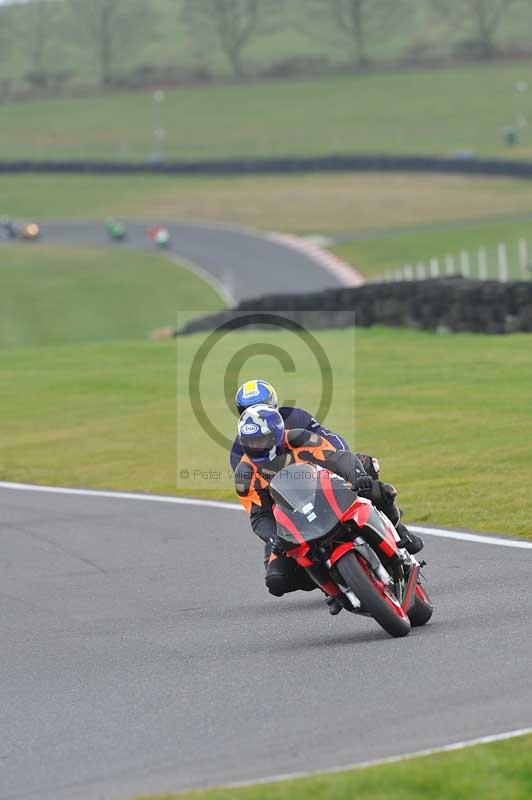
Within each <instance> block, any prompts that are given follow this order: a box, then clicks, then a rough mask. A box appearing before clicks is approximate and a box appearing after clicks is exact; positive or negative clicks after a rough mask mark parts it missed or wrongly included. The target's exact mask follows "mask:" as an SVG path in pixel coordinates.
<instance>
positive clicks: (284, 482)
mask: <svg viewBox="0 0 532 800" xmlns="http://www.w3.org/2000/svg"><path fill="white" fill-rule="evenodd" d="M324 476H326V478H325V477H324ZM325 484H327V490H325V489H324V485H325ZM270 491H271V493H272V497H273V500H274V502H275V503H276V505H277V506H278V507H279V508H280V509H282V512H283V513H284V514H285V515H286V516H287V517H289V519H290V521H291V523H292V524H293V525H294V526H295V527H296V528H297V531H298V535H296V534H295V533H294V532H293V531H291V530H290V526H288V525H286V524H283V523H282V519H283V517H282V515H278V514H276V519H277V527H278V535H279V537H280V538H281V539H283V541H285V542H286V543H289V544H291V545H293V546H295V545H297V544H301V542H302V541H306V542H310V541H315V540H316V539H320V538H322V537H324V536H326V535H327V534H329V533H330V532H331V531H332V530H333V529H334V528H335V527H336V526H337V525H338V521H339V513H338V512H340V515H341V514H342V513H343V512H344V511H345V510H346V509H347V508H349V506H350V505H351V504H352V503H353V501H354V499H355V496H354V494H353V493H352V492H351V491H350V490H349V489H348V488H347V486H346V485H345V483H344V482H343V481H342V480H341V479H340V478H338V477H336V476H334V477H333V478H331V477H330V473H328V472H327V471H325V470H322V471H320V470H318V469H317V467H315V466H314V465H312V464H293V465H291V466H289V467H286V468H285V469H282V470H280V472H278V473H277V475H276V476H275V478H274V479H273V480H272V482H271V484H270Z"/></svg>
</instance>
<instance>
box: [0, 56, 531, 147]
mask: <svg viewBox="0 0 532 800" xmlns="http://www.w3.org/2000/svg"><path fill="white" fill-rule="evenodd" d="M528 78H529V67H528V65H525V64H518V65H511V66H507V65H504V66H503V65H501V64H495V65H490V66H483V67H478V66H471V67H467V68H465V67H462V68H456V69H447V70H438V71H432V72H410V73H409V72H405V73H401V72H395V73H392V72H390V73H386V74H378V75H375V74H374V75H361V76H349V75H348V76H340V77H330V78H320V79H315V80H308V81H285V82H271V83H267V82H265V83H260V84H255V85H246V84H244V85H211V86H205V87H199V88H198V87H195V88H187V89H179V90H174V91H169V92H167V94H166V100H165V102H164V107H163V109H162V115H163V124H164V127H165V129H166V132H167V136H166V140H165V149H166V155H167V157H168V158H170V159H183V160H193V159H213V158H223V157H244V156H264V157H266V156H280V155H316V154H330V153H432V154H435V155H449V154H452V153H453V152H455V151H459V150H469V151H474V152H475V153H477V154H479V155H497V156H500V155H505V156H508V157H523V158H529V157H531V156H532V129H529V128H526V129H525V130H524V131H523V133H522V141H521V144H520V145H519V146H517V147H514V148H513V149H511V148H507V147H505V145H504V144H503V140H502V129H503V128H504V127H505V126H508V125H511V124H513V122H514V120H515V114H516V110H515V84H516V82H517V81H519V80H522V79H528ZM152 105H153V100H152V94H151V93H144V94H142V93H130V94H117V95H104V96H98V97H84V98H79V99H57V100H50V101H39V102H32V103H12V104H6V105H4V106H1V107H0V122H1V124H0V151H1V152H2V158H3V159H16V158H28V157H31V158H35V159H40V158H57V159H59V158H61V159H68V158H97V159H117V158H119V159H135V160H144V159H146V158H148V157H149V155H150V154H151V152H152V151H153V144H152V137H153V109H152Z"/></svg>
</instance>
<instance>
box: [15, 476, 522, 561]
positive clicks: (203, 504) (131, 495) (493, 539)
mask: <svg viewBox="0 0 532 800" xmlns="http://www.w3.org/2000/svg"><path fill="white" fill-rule="evenodd" d="M0 489H11V490H14V491H19V492H44V493H46V494H66V495H68V494H70V495H79V496H81V497H108V498H111V499H114V500H144V501H145V502H149V503H171V504H173V505H178V506H196V507H199V508H221V509H225V510H226V511H243V510H244V509H243V508H242V506H241V505H239V504H238V503H228V502H224V501H223V500H201V499H199V498H193V497H173V496H172V495H166V494H141V493H140V492H111V491H106V490H104V489H76V488H68V487H63V486H40V485H38V484H30V483H10V482H8V481H0ZM409 528H410V530H411V531H413V532H414V533H419V534H421V535H428V536H438V537H440V538H442V539H458V540H459V541H462V542H476V543H477V544H491V545H496V546H498V547H513V548H517V549H520V550H532V542H521V541H517V540H516V539H503V538H501V537H498V536H489V535H486V536H484V535H482V534H478V533H467V532H466V531H450V530H449V531H448V530H445V529H443V528H428V527H424V526H420V525H409Z"/></svg>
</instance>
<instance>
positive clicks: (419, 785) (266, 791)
mask: <svg viewBox="0 0 532 800" xmlns="http://www.w3.org/2000/svg"><path fill="white" fill-rule="evenodd" d="M531 794H532V736H523V737H520V738H516V739H511V740H509V741H504V742H496V743H493V744H487V745H482V746H477V747H471V748H467V749H465V750H459V751H456V752H451V753H441V754H440V753H438V754H436V755H432V756H425V757H422V758H416V759H413V760H408V761H403V762H400V763H396V764H386V765H382V766H375V767H370V768H367V769H362V770H355V771H350V772H340V773H336V774H334V775H316V776H313V777H310V778H303V779H298V780H291V781H282V782H279V783H269V784H263V785H257V786H250V787H244V788H230V789H223V788H220V789H208V790H204V791H195V792H185V793H182V794H175V795H174V794H173V795H165V796H164V798H163V797H159V798H155V797H149V798H148V797H143V798H139V800H353V798H355V797H361V798H364V800H444V799H445V800H451V799H452V800H472V798H475V800H500V798H505V800H529V798H530V796H531Z"/></svg>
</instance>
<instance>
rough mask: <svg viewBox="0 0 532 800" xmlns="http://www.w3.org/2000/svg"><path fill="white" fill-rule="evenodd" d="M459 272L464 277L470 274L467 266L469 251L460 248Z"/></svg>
mask: <svg viewBox="0 0 532 800" xmlns="http://www.w3.org/2000/svg"><path fill="white" fill-rule="evenodd" d="M460 272H461V273H462V275H463V276H464V278H469V276H470V275H471V268H470V266H469V253H468V252H467V250H462V252H461V253H460Z"/></svg>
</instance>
